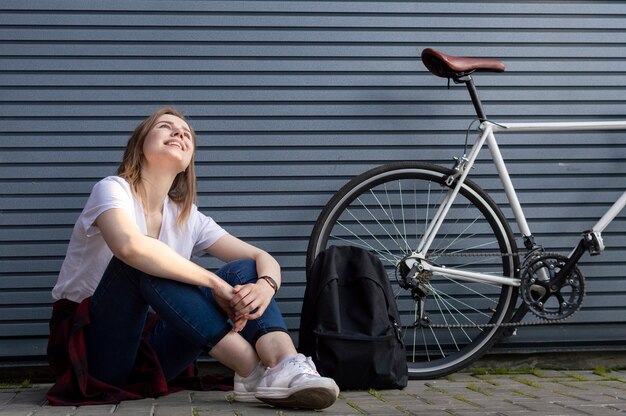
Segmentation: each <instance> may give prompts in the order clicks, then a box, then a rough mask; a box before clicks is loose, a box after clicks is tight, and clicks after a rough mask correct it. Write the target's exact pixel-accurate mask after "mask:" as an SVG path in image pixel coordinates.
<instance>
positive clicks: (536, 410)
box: [0, 370, 626, 416]
mask: <svg viewBox="0 0 626 416" xmlns="http://www.w3.org/2000/svg"><path fill="white" fill-rule="evenodd" d="M49 386H50V385H49V384H39V385H34V386H32V387H30V388H17V387H7V388H2V389H0V416H9V415H10V416H40V415H50V416H56V415H58V416H61V415H85V416H87V415H89V416H97V415H114V416H122V415H123V416H144V415H145V416H183V415H184V416H205V415H206V416H209V415H229V416H240V415H260V416H264V415H278V416H286V415H299V416H306V415H316V416H323V415H328V416H331V415H332V416H335V415H433V416H435V415H445V416H450V415H458V416H473V415H480V416H492V415H493V416H496V415H497V416H508V415H510V416H518V415H520V416H521V415H536V416H560V415H598V416H600V415H601V416H607V415H609V416H610V415H616V416H617V415H620V414H626V370H623V371H612V372H608V373H600V374H595V373H594V372H592V371H548V370H546V371H534V372H526V373H520V374H494V373H491V374H489V373H487V374H482V373H479V372H474V373H464V372H462V373H457V374H453V375H451V376H448V377H446V378H442V379H437V380H411V381H410V382H409V385H408V387H407V388H405V389H404V390H379V391H374V390H370V391H344V392H342V393H341V395H340V397H339V399H338V400H337V402H336V403H335V404H334V405H333V406H331V407H329V408H328V409H324V410H322V411H310V410H309V411H307V410H293V409H278V408H272V407H269V406H267V405H264V404H262V403H259V404H249V403H236V402H233V401H232V396H231V394H230V393H228V392H197V391H181V392H178V393H175V394H171V395H169V396H165V397H161V398H158V399H145V400H135V401H126V402H122V403H120V404H118V405H103V406H82V407H53V406H49V405H48V404H47V403H46V400H45V392H46V390H47V388H48V387H49Z"/></svg>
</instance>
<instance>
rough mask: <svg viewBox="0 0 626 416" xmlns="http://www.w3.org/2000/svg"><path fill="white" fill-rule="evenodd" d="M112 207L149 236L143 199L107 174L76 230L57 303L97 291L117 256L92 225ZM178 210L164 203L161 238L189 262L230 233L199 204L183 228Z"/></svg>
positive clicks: (56, 293) (57, 289) (57, 287)
mask: <svg viewBox="0 0 626 416" xmlns="http://www.w3.org/2000/svg"><path fill="white" fill-rule="evenodd" d="M113 208H121V209H123V210H125V211H126V212H127V213H128V214H129V215H130V216H131V218H133V219H134V220H135V223H136V224H137V226H138V227H139V230H140V231H141V232H142V233H144V234H147V231H146V222H145V218H144V215H143V212H144V210H143V208H142V205H141V200H140V199H139V198H135V196H134V195H133V193H132V191H131V188H130V184H129V183H128V182H127V181H126V180H125V179H123V178H120V177H119V176H109V177H107V178H104V179H103V180H101V181H100V182H98V183H97V184H95V185H94V187H93V189H92V191H91V195H90V196H89V199H88V200H87V204H86V205H85V208H84V209H83V212H82V213H81V214H80V216H79V217H78V220H77V221H76V225H75V226H74V230H73V231H72V237H71V239H70V244H69V246H68V249H67V254H66V256H65V260H64V261H63V266H61V272H60V273H59V279H58V280H57V283H56V285H55V286H54V288H53V289H52V297H53V298H54V299H55V300H58V299H69V300H71V301H74V302H81V301H82V300H83V299H85V298H87V297H89V296H91V295H92V294H93V292H94V291H95V290H96V287H97V286H98V283H99V282H100V279H101V278H102V275H103V273H104V271H105V269H106V267H107V266H108V264H109V262H110V261H111V258H112V257H113V253H112V252H111V250H109V247H108V246H107V245H106V242H105V241H104V239H103V238H102V235H101V234H100V230H99V229H98V227H97V226H95V225H94V222H95V221H96V219H97V218H98V216H99V215H100V214H102V213H103V212H105V211H107V210H109V209H113ZM179 211H180V209H179V206H178V205H177V204H176V203H175V202H173V201H171V200H170V199H169V198H166V199H165V203H164V205H163V222H162V225H161V230H160V233H159V240H161V241H162V242H164V243H165V244H167V245H168V246H169V247H171V248H172V249H174V250H176V252H178V254H180V255H181V256H183V257H185V258H187V259H189V258H191V256H192V255H194V256H199V255H202V254H204V251H205V250H206V249H207V248H209V247H210V246H211V245H212V244H213V243H215V242H216V241H217V240H218V239H219V238H220V237H222V236H223V235H224V234H226V231H225V230H224V229H223V228H222V227H220V226H219V225H218V224H217V223H216V222H215V221H213V219H211V218H210V217H207V216H205V215H204V214H202V213H201V212H199V211H198V208H197V207H196V206H195V205H194V206H193V207H192V210H191V214H190V215H189V217H188V218H187V220H186V221H185V223H184V225H183V226H182V227H179V226H178V224H177V222H176V220H177V218H178V213H179Z"/></svg>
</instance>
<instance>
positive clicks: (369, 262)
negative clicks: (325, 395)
mask: <svg viewBox="0 0 626 416" xmlns="http://www.w3.org/2000/svg"><path fill="white" fill-rule="evenodd" d="M299 338H300V339H299V350H300V352H302V353H303V354H305V355H309V356H311V357H313V361H314V362H315V365H316V366H317V369H318V371H319V372H320V374H321V375H323V376H326V377H331V378H333V379H334V380H335V381H336V382H337V384H338V385H339V387H340V388H342V389H367V388H377V389H390V388H399V389H401V388H404V387H406V385H407V380H408V375H407V364H406V351H405V348H404V343H403V341H402V333H401V330H400V316H399V313H398V308H397V306H396V303H395V299H394V296H393V292H392V289H391V284H390V282H389V278H388V276H387V273H386V272H385V269H384V267H383V265H382V264H381V262H380V260H379V259H378V257H376V256H375V255H373V254H372V253H370V252H368V251H366V250H363V249H360V248H358V247H352V246H331V247H330V248H328V249H327V250H325V251H323V252H321V253H320V254H319V255H318V256H317V258H316V259H315V262H314V264H313V268H312V270H311V273H310V274H309V276H308V278H307V287H306V291H305V294H304V301H303V304H302V314H301V317H300V334H299Z"/></svg>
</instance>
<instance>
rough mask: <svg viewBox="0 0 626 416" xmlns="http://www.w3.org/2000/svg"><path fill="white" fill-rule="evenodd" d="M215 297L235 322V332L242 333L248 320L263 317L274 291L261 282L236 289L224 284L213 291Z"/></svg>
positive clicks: (239, 286)
mask: <svg viewBox="0 0 626 416" xmlns="http://www.w3.org/2000/svg"><path fill="white" fill-rule="evenodd" d="M213 296H214V298H215V300H216V301H217V304H218V305H219V306H220V307H221V308H222V309H223V310H224V312H226V315H228V317H229V318H230V320H231V321H232V322H233V324H234V328H233V330H234V331H235V332H240V331H241V330H242V329H243V328H244V326H245V325H246V322H248V320H250V319H256V318H258V317H260V316H261V315H263V313H264V312H265V309H267V306H268V305H269V303H270V301H271V300H272V297H273V296H274V289H272V287H271V286H270V285H268V284H267V283H266V282H264V281H261V280H259V281H257V282H256V283H248V284H245V285H236V286H234V287H233V286H230V285H229V284H227V283H226V282H224V285H221V286H220V287H219V288H214V289H213Z"/></svg>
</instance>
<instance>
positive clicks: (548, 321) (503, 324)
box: [408, 252, 578, 329]
mask: <svg viewBox="0 0 626 416" xmlns="http://www.w3.org/2000/svg"><path fill="white" fill-rule="evenodd" d="M520 255H521V253H454V254H446V253H442V254H439V255H437V257H442V256H455V257H508V256H520ZM540 255H542V256H544V255H558V253H549V252H542V253H541V254H540ZM516 310H517V309H516ZM576 312H578V311H576ZM576 312H574V313H572V314H571V315H569V316H566V317H563V318H559V319H539V320H535V321H530V322H500V323H497V324H452V325H445V324H431V325H424V327H425V328H433V329H464V328H495V327H503V328H507V327H508V328H510V327H518V326H537V325H552V324H555V323H557V322H563V321H565V320H567V319H569V318H570V317H571V316H573V315H575V314H576ZM418 326H419V325H415V324H413V325H412V326H409V327H408V328H415V327H418Z"/></svg>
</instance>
